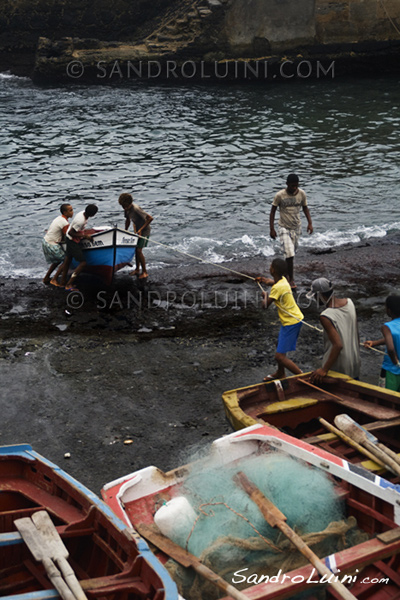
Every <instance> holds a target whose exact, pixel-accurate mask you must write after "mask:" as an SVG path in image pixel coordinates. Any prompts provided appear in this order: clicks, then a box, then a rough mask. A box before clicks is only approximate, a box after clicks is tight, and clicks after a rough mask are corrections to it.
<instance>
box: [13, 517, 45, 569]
mask: <svg viewBox="0 0 400 600" xmlns="http://www.w3.org/2000/svg"><path fill="white" fill-rule="evenodd" d="M14 525H15V527H16V528H17V529H18V531H19V533H20V534H21V537H22V539H23V540H24V542H25V544H26V545H27V546H28V548H29V550H30V551H31V553H32V554H33V557H34V559H35V560H37V561H42V560H43V559H44V558H47V556H48V555H46V554H45V545H44V541H43V538H42V536H41V535H40V532H39V531H38V530H37V529H36V527H35V525H34V524H33V523H32V521H31V519H30V518H29V517H23V518H22V519H15V521H14Z"/></svg>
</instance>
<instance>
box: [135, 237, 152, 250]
mask: <svg viewBox="0 0 400 600" xmlns="http://www.w3.org/2000/svg"><path fill="white" fill-rule="evenodd" d="M149 237H150V235H147V236H142V237H140V238H138V243H137V244H136V248H146V247H147V244H148V243H149Z"/></svg>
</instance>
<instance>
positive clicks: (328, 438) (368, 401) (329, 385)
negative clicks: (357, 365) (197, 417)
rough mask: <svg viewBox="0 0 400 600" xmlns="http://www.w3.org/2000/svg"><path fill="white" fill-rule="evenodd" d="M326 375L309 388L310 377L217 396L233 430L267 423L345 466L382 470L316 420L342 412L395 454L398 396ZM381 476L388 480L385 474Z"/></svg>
mask: <svg viewBox="0 0 400 600" xmlns="http://www.w3.org/2000/svg"><path fill="white" fill-rule="evenodd" d="M331 375H332V377H326V378H325V380H324V382H323V383H321V384H320V385H319V386H318V387H311V386H310V385H309V383H308V381H309V374H308V375H307V374H305V375H296V376H294V377H288V378H287V379H282V380H276V381H271V382H268V383H259V384H256V385H251V386H247V387H243V388H239V389H235V390H230V391H228V392H225V393H224V394H223V396H222V399H223V402H224V407H225V413H226V416H227V417H228V419H229V421H230V422H231V424H232V426H233V427H234V429H237V430H238V429H242V428H244V427H248V426H251V425H254V424H255V423H260V422H262V423H267V424H269V425H273V426H274V427H277V428H279V429H281V430H282V431H285V432H286V433H288V434H290V435H293V436H295V437H297V438H299V439H303V440H305V441H307V442H308V443H312V444H313V445H317V446H318V447H320V448H324V449H325V450H328V451H329V452H332V453H333V454H336V455H337V456H340V457H342V458H345V459H346V460H348V461H350V462H354V463H360V464H362V465H363V466H364V467H366V468H369V469H371V470H373V471H376V472H383V471H384V469H383V467H382V466H380V465H379V464H377V463H376V462H373V461H371V460H368V459H366V457H365V455H363V454H360V452H359V450H356V449H355V448H354V446H350V445H349V444H348V443H346V442H345V441H343V440H342V439H340V438H339V437H338V436H337V435H335V434H333V433H329V432H327V429H326V427H324V426H323V425H322V424H321V422H320V420H319V419H321V418H322V419H324V420H325V421H327V422H328V423H330V424H333V423H334V419H335V417H337V415H340V414H342V413H346V414H347V415H349V416H350V417H351V418H352V419H354V420H355V421H356V422H357V423H359V424H360V425H362V426H363V427H364V428H365V429H366V430H368V431H369V432H371V433H372V434H373V435H374V436H376V437H377V438H379V441H380V442H382V443H383V444H385V445H387V446H388V447H389V448H390V449H391V450H393V451H394V452H396V453H399V452H400V394H399V393H397V392H392V391H390V390H385V389H382V388H380V387H377V386H375V385H370V384H367V383H363V382H361V381H355V380H354V379H351V378H350V377H348V376H346V375H341V374H340V373H334V372H333V371H331ZM385 477H390V478H392V476H391V475H390V474H389V473H385Z"/></svg>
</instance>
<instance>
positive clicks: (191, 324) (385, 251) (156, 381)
mask: <svg viewBox="0 0 400 600" xmlns="http://www.w3.org/2000/svg"><path fill="white" fill-rule="evenodd" d="M399 244H400V236H398V235H397V236H396V235H392V236H387V237H385V238H382V239H378V240H371V241H369V242H367V243H360V244H358V245H356V246H348V247H343V248H340V249H337V250H335V251H326V252H319V253H315V252H314V253H313V252H309V251H302V252H300V253H299V255H298V257H297V263H296V274H297V277H296V279H297V283H298V286H299V295H298V301H299V303H300V304H301V305H302V306H303V307H304V311H305V314H306V320H307V321H308V322H309V323H310V324H317V323H318V311H317V309H316V307H315V305H313V306H310V307H308V308H307V307H306V304H305V302H306V301H305V298H304V292H305V291H306V289H307V286H308V285H309V283H310V282H311V281H312V279H313V278H315V277H318V276H321V275H324V276H327V277H329V278H330V279H331V280H332V281H333V282H335V285H336V287H337V289H338V293H339V294H344V295H349V296H351V297H352V298H353V300H354V301H355V303H356V306H357V311H358V316H359V324H360V335H361V339H368V338H371V337H372V338H374V337H376V336H378V335H379V331H380V326H381V324H382V322H383V320H384V318H385V314H384V299H385V297H386V295H387V294H388V293H390V292H393V291H394V290H396V289H398V287H399V282H400V265H399V262H398V252H399ZM268 265H269V261H267V260H262V259H255V260H253V261H243V262H240V261H239V262H236V263H227V264H226V265H223V266H226V267H228V268H230V269H234V270H235V271H238V272H240V273H244V274H246V275H248V276H249V277H253V276H255V275H258V274H262V273H265V271H266V269H267V267H268ZM149 269H150V275H151V277H150V278H149V281H148V282H146V283H145V284H139V282H138V281H137V280H135V281H133V280H132V278H131V277H129V276H128V275H126V274H123V273H121V274H119V275H118V276H117V278H116V282H115V286H114V287H113V289H111V290H103V289H102V287H101V285H100V286H99V285H97V282H93V281H91V280H89V279H86V280H82V281H81V283H80V293H79V294H76V293H75V295H71V294H68V293H67V292H65V291H64V290H59V289H54V288H51V287H50V286H44V285H43V284H42V282H41V281H39V280H25V279H3V280H2V281H1V282H0V306H1V312H2V317H1V321H0V323H1V330H2V341H1V346H0V380H1V382H2V386H1V391H0V398H1V407H2V419H1V425H0V444H2V445H6V444H15V443H22V442H27V443H30V444H31V445H32V446H33V448H34V449H35V450H36V451H38V452H40V453H41V454H43V455H44V456H46V457H47V458H48V459H50V460H52V461H54V462H55V463H57V464H58V465H60V466H61V467H62V468H64V469H65V470H67V471H68V472H69V473H70V474H71V475H73V476H75V477H76V478H77V479H79V480H80V481H82V483H84V484H86V485H87V486H88V487H90V488H91V489H92V490H93V491H95V492H96V493H99V491H100V488H101V486H102V485H103V484H104V483H106V482H107V481H110V480H112V479H114V478H116V477H119V476H121V475H124V474H126V473H128V472H131V471H133V470H136V469H139V468H142V467H145V466H148V465H149V464H155V465H157V466H159V467H160V468H162V469H170V468H173V467H176V466H178V465H179V464H181V463H183V462H184V461H186V460H187V458H188V454H187V453H188V451H189V449H190V448H193V447H196V446H204V445H206V444H208V443H209V442H211V441H212V440H213V439H215V438H216V437H219V436H221V435H224V434H226V433H229V432H230V431H231V427H230V425H229V424H228V422H227V421H226V419H225V416H224V411H223V407H222V401H221V394H222V392H224V391H225V390H228V389H233V388H236V387H241V386H245V385H250V384H253V383H255V382H259V381H261V379H262V377H263V376H264V375H266V374H267V373H269V372H271V370H272V369H273V368H274V361H273V357H274V351H275V343H276V337H277V332H278V329H279V323H278V319H277V314H276V312H275V310H274V309H272V310H271V309H270V310H269V311H262V310H261V308H260V292H259V289H258V287H257V286H256V285H255V283H254V282H253V281H252V279H249V278H247V277H242V276H240V275H238V274H236V273H232V272H229V271H224V270H222V269H220V268H219V267H213V266H209V265H203V264H199V263H195V264H193V263H190V264H189V263H188V264H187V265H186V266H184V267H180V268H176V267H170V268H165V269H163V270H153V271H151V264H149ZM321 354H322V340H321V336H320V334H318V332H316V331H315V330H312V329H310V328H308V327H303V330H302V333H301V336H300V340H299V345H298V350H297V351H296V361H297V362H298V364H299V365H301V366H302V368H303V369H304V370H311V369H314V368H316V367H317V366H318V365H319V364H320V359H321ZM362 359H363V360H362V371H361V378H362V379H363V380H365V381H368V382H371V383H375V382H376V380H377V377H378V374H379V368H380V363H381V357H380V356H379V355H377V354H376V353H374V352H371V351H367V350H362ZM67 453H70V458H69V459H67V458H65V455H66V454H67Z"/></svg>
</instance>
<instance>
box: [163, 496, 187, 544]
mask: <svg viewBox="0 0 400 600" xmlns="http://www.w3.org/2000/svg"><path fill="white" fill-rule="evenodd" d="M195 520H196V513H195V512H194V510H193V508H192V506H191V505H190V503H189V502H188V500H187V499H186V498H184V496H177V497H176V498H172V500H169V501H168V502H166V504H163V506H162V507H161V508H159V509H158V511H157V512H156V514H155V515H154V522H155V524H156V525H157V527H158V528H159V530H160V531H161V533H163V534H164V535H165V536H167V537H169V538H170V539H172V538H174V537H176V535H177V534H178V535H179V534H180V533H182V534H183V535H189V533H190V531H191V529H192V527H193V524H194V522H195Z"/></svg>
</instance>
